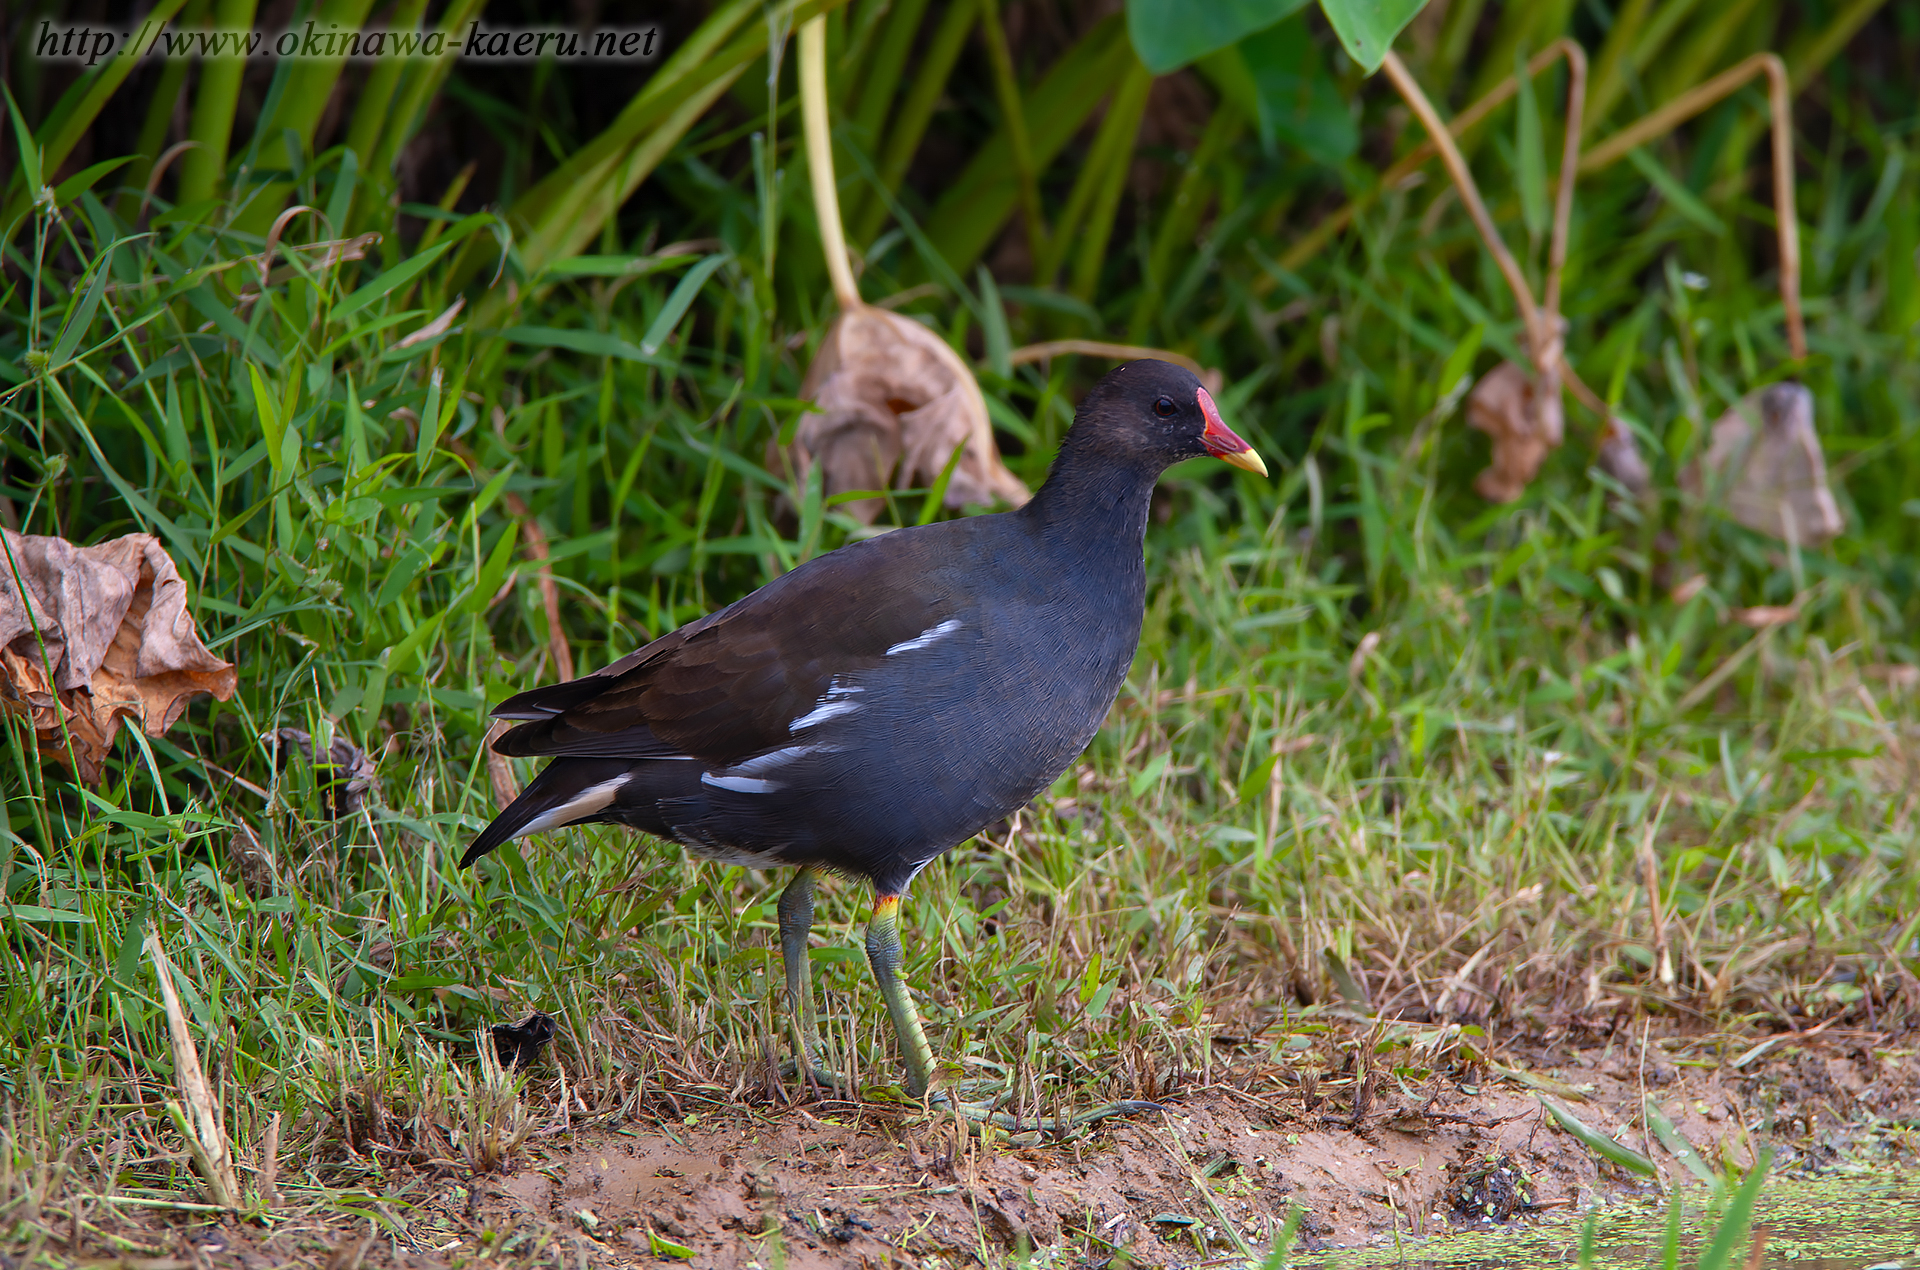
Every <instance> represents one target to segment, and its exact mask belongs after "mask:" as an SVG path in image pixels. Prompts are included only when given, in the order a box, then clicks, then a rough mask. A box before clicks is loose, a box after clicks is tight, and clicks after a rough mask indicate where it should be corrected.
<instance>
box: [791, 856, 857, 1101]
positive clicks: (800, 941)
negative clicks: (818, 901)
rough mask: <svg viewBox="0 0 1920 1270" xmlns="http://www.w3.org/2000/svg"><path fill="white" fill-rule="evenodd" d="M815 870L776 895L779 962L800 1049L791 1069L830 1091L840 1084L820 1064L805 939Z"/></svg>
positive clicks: (809, 924) (809, 926)
mask: <svg viewBox="0 0 1920 1270" xmlns="http://www.w3.org/2000/svg"><path fill="white" fill-rule="evenodd" d="M819 877H820V870H818V869H801V870H800V871H799V872H798V873H796V874H795V875H794V878H793V881H791V882H789V883H788V884H787V889H786V890H784V891H782V892H780V903H779V906H778V908H777V909H776V911H777V912H778V913H779V916H780V960H781V961H782V962H784V963H785V965H786V971H787V1007H788V1011H789V1013H790V1014H791V1015H792V1016H793V1031H794V1039H795V1041H797V1042H798V1044H799V1046H800V1059H799V1061H798V1062H797V1063H796V1064H795V1066H796V1067H797V1068H798V1069H799V1070H800V1071H802V1072H805V1073H806V1074H807V1075H808V1076H810V1077H811V1078H812V1079H813V1081H814V1083H815V1084H818V1085H821V1086H824V1087H825V1088H828V1089H832V1088H836V1087H838V1086H839V1085H841V1084H842V1083H843V1082H842V1081H841V1080H840V1079H839V1078H838V1077H836V1076H834V1075H833V1074H832V1073H830V1072H828V1071H827V1070H826V1068H825V1067H823V1066H822V1065H821V1062H820V1025H819V1024H818V1023H817V1022H816V1021H815V1017H814V1012H813V975H812V968H811V966H810V964H809V963H808V960H807V936H808V934H809V933H810V932H811V931H812V930H813V884H814V882H815V881H817V880H818V879H819Z"/></svg>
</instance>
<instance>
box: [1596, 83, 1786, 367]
mask: <svg viewBox="0 0 1920 1270" xmlns="http://www.w3.org/2000/svg"><path fill="white" fill-rule="evenodd" d="M1756 75H1765V76H1766V77H1767V110H1768V113H1769V114H1770V115H1771V117H1772V124H1773V212H1774V220H1775V221H1776V222H1777V223H1778V225H1777V228H1778V232H1779V238H1780V303H1781V306H1782V307H1783V308H1784V309H1785V310H1786V315H1787V347H1788V348H1790V349H1791V350H1792V351H1793V356H1794V359H1795V360H1800V359H1803V358H1805V357H1806V355H1807V331H1806V324H1805V321H1804V320H1803V319H1802V317H1801V314H1800V220H1799V216H1798V214H1797V212H1796V211H1795V209H1794V199H1793V91H1792V85H1791V83H1790V82H1789V80H1788V78H1787V64H1786V63H1785V62H1783V61H1781V60H1780V57H1779V55H1778V54H1775V53H1755V54H1754V55H1753V56H1752V57H1749V58H1747V59H1746V60H1745V61H1743V62H1740V63H1738V64H1736V65H1734V66H1730V67H1728V68H1727V69H1726V70H1724V71H1721V72H1720V73H1719V74H1718V75H1715V76H1714V77H1713V78H1712V79H1710V80H1708V81H1706V82H1705V83H1704V84H1698V85H1696V86H1694V87H1692V88H1689V89H1688V90H1687V91H1686V92H1684V93H1681V94H1680V95H1679V96H1678V97H1675V98H1674V99H1673V100H1672V101H1670V102H1668V103H1667V104H1666V105H1664V106H1661V107H1660V108H1659V109H1657V110H1654V111H1652V112H1650V113H1648V114H1647V115H1645V116H1643V117H1641V118H1640V119H1638V120H1636V121H1635V122H1633V123H1630V124H1628V125H1627V126H1626V127H1625V128H1622V129H1621V130H1620V131H1619V132H1616V133H1615V134H1614V135H1613V136H1611V137H1608V138H1607V139H1606V140H1605V141H1603V142H1601V143H1600V144H1599V145H1597V146H1595V147H1594V148H1593V149H1591V150H1589V151H1587V153H1586V155H1585V156H1584V157H1583V158H1582V159H1581V160H1580V171H1581V173H1583V174H1584V173H1588V172H1598V171H1599V170H1600V169H1601V168H1604V167H1606V166H1607V165H1608V164H1611V163H1613V162H1615V161H1617V160H1619V159H1621V158H1623V157H1624V156H1625V155H1626V154H1627V152H1628V151H1630V150H1632V149H1633V148H1634V147H1636V146H1640V145H1644V144H1646V143H1647V142H1649V141H1653V140H1655V139H1657V138H1659V137H1664V136H1666V135H1667V134H1668V133H1669V132H1672V131H1673V130H1674V129H1675V128H1677V127H1679V126H1680V125H1681V124H1683V123H1685V122H1686V121H1687V120H1689V119H1691V118H1693V117H1694V116H1695V115H1697V114H1699V113H1700V112H1701V111H1703V110H1705V109H1706V108H1707V107H1709V106H1711V105H1713V104H1715V103H1716V102H1718V101H1720V100H1722V99H1723V98H1725V97H1727V96H1729V95H1730V94H1731V93H1732V92H1733V91H1734V90H1735V89H1737V88H1740V87H1742V86H1744V85H1745V84H1746V83H1747V81H1748V80H1751V79H1752V78H1754V77H1755V76H1756Z"/></svg>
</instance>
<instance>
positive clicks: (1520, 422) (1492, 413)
mask: <svg viewBox="0 0 1920 1270" xmlns="http://www.w3.org/2000/svg"><path fill="white" fill-rule="evenodd" d="M1467 423H1468V425H1469V426H1471V427H1475V428H1478V429H1480V431H1482V432H1484V433H1486V434H1487V435H1488V436H1489V437H1491V438H1492V440H1493V462H1492V463H1490V464H1488V465H1487V467H1486V468H1485V469H1484V470H1483V471H1482V472H1481V473H1480V475H1478V476H1476V477H1474V478H1473V488H1474V489H1476V490H1478V491H1479V493H1480V496H1481V497H1482V498H1485V499H1488V500H1489V501H1491V502H1495V503H1511V502H1512V501H1513V500H1514V499H1516V498H1519V497H1520V495H1521V494H1523V493H1525V492H1526V489H1527V482H1529V481H1531V480H1532V479H1533V478H1534V476H1535V475H1537V474H1538V473H1539V471H1540V465H1541V464H1542V463H1544V462H1545V461H1546V458H1547V454H1548V452H1549V451H1551V450H1553V449H1554V448H1555V447H1557V446H1558V445H1559V444H1560V442H1561V439H1562V437H1563V436H1564V435H1565V426H1566V425H1565V418H1564V415H1563V414H1562V410H1561V405H1560V384H1559V382H1558V377H1557V376H1555V375H1541V376H1531V375H1528V374H1527V372H1526V371H1524V370H1522V369H1521V368H1520V367H1519V366H1517V365H1515V364H1514V363H1512V362H1501V363H1500V364H1499V365H1498V366H1495V367H1494V368H1493V369H1492V370H1490V371H1488V372H1487V373H1486V374H1485V375H1483V376H1481V377H1480V382H1479V383H1477V384H1475V385H1474V386H1473V391H1472V392H1471V393H1469V394H1468V395H1467Z"/></svg>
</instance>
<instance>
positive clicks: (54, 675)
mask: <svg viewBox="0 0 1920 1270" xmlns="http://www.w3.org/2000/svg"><path fill="white" fill-rule="evenodd" d="M0 535H4V538H5V545H6V548H7V558H6V559H5V560H0V569H4V572H3V573H0V708H4V709H6V710H8V711H10V712H12V713H15V714H24V715H26V716H28V717H30V718H31V719H32V721H33V729H34V734H35V737H36V740H37V743H38V745H39V747H40V750H41V752H42V753H43V754H46V755H48V756H50V757H53V758H58V759H60V760H61V761H63V762H64V761H67V760H68V757H69V756H68V752H67V739H66V738H67V736H68V735H69V734H70V735H71V736H72V739H73V753H72V761H73V762H74V763H75V764H76V765H77V767H78V771H77V772H76V775H77V776H78V777H79V779H80V780H81V781H83V782H85V783H87V784H97V783H98V782H99V780H100V776H101V764H102V763H103V762H104V760H105V759H106V755H107V751H108V750H109V749H110V748H111V747H112V745H113V739H114V737H115V735H116V734H117V733H118V731H119V728H120V720H121V719H122V718H126V719H131V720H133V721H135V722H137V723H138V724H139V725H140V726H141V727H143V728H145V729H146V732H147V735H148V736H159V735H160V734H161V733H163V732H165V731H166V730H167V729H168V728H170V727H172V726H173V725H174V723H175V722H177V721H178V720H179V718H180V715H181V714H182V713H183V712H184V711H185V710H186V708H187V703H188V702H189V701H191V700H192V699H193V698H194V697H196V696H199V695H200V694H202V693H211V694H212V695H213V696H215V697H217V698H219V699H220V700H222V701H225V700H227V699H228V698H230V697H232V696H233V690H234V688H235V686H236V685H237V683H238V681H239V676H238V674H237V673H236V672H235V670H234V668H233V663H232V662H226V661H222V660H220V659H219V658H218V657H216V656H214V655H213V654H212V653H211V652H209V651H208V650H207V646H206V645H205V644H203V643H201V642H200V635H199V632H198V631H197V630H196V629H195V628H194V624H193V618H192V616H191V615H190V614H189V613H188V612H187V584H186V583H185V582H184V581H183V580H182V579H181V577H180V571H179V570H178V569H176V568H175V567H174V564H173V561H172V559H170V558H169V557H168V555H167V553H166V551H165V549H164V548H162V547H161V546H160V540H159V539H157V538H155V537H154V536H153V535H151V534H128V535H126V536H125V537H123V538H115V539H113V540H112V541H111V542H103V543H97V544H95V545H94V546H91V547H76V546H74V545H73V544H72V543H70V542H68V541H67V540H66V539H64V538H50V537H41V536H38V535H26V534H17V533H14V532H13V531H11V530H0ZM36 630H37V631H38V635H37V636H36V633H35V632H36ZM43 646H44V651H43Z"/></svg>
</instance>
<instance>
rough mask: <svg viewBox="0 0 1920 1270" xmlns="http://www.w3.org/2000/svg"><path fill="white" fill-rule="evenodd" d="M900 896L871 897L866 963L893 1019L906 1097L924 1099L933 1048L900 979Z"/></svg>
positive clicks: (930, 1077)
mask: <svg viewBox="0 0 1920 1270" xmlns="http://www.w3.org/2000/svg"><path fill="white" fill-rule="evenodd" d="M900 960H901V958H900V897H899V896H898V895H876V896H874V897H873V918H872V920H870V921H869V922H868V923H867V964H868V965H870V966H872V967H873V978H874V981H875V982H877V983H878V984H879V985H880V996H881V997H882V998H883V999H884V1000H885V1001H886V1003H887V1013H888V1014H890V1015H892V1016H893V1034H894V1035H895V1036H897V1037H899V1038H900V1056H901V1057H902V1058H903V1059H905V1060H906V1064H907V1095H908V1096H909V1097H912V1098H920V1097H923V1096H924V1095H925V1094H926V1092H927V1086H928V1085H930V1084H932V1083H933V1047H932V1046H931V1045H929V1044H927V1034H926V1032H925V1030H924V1029H922V1028H921V1026H920V1016H919V1014H917V1013H915V1011H914V1008H913V1001H912V999H911V998H909V997H908V996H907V985H906V984H905V983H903V982H902V981H901V979H900Z"/></svg>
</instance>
